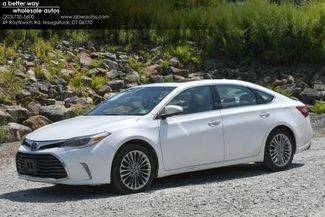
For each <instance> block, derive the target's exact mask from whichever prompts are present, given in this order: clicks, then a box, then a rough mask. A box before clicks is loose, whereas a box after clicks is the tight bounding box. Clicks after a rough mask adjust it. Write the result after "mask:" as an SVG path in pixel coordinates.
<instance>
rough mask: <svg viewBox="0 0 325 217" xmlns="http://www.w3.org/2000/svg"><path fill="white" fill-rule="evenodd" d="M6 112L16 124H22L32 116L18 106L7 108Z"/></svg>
mask: <svg viewBox="0 0 325 217" xmlns="http://www.w3.org/2000/svg"><path fill="white" fill-rule="evenodd" d="M6 112H8V113H9V114H10V115H11V116H12V117H13V118H14V119H15V120H16V121H17V122H18V123H22V122H23V121H24V120H26V119H27V118H29V117H30V116H31V115H32V113H31V112H30V111H28V110H27V109H25V108H23V107H21V106H18V105H14V106H7V108H6Z"/></svg>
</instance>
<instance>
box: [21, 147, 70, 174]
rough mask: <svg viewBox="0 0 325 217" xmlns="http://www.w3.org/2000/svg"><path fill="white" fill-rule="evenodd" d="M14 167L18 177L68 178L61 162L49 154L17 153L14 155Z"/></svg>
mask: <svg viewBox="0 0 325 217" xmlns="http://www.w3.org/2000/svg"><path fill="white" fill-rule="evenodd" d="M16 166H17V171H18V173H19V174H20V175H28V176H34V177H40V178H54V179H62V178H67V177H68V175H67V172H66V171H65V169H64V166H63V165H62V163H61V161H60V160H59V159H57V158H56V157H55V156H53V155H51V154H26V153H21V152H18V153H17V155H16Z"/></svg>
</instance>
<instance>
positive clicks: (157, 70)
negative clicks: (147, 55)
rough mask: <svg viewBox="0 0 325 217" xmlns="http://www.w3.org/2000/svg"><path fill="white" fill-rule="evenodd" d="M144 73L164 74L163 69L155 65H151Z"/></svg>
mask: <svg viewBox="0 0 325 217" xmlns="http://www.w3.org/2000/svg"><path fill="white" fill-rule="evenodd" d="M144 71H145V73H146V74H149V75H156V74H160V73H161V72H162V68H161V66H160V65H158V64H153V65H150V66H148V67H147V68H145V70H144Z"/></svg>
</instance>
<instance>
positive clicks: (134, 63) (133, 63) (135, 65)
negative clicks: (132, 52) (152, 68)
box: [127, 56, 145, 75]
mask: <svg viewBox="0 0 325 217" xmlns="http://www.w3.org/2000/svg"><path fill="white" fill-rule="evenodd" d="M127 65H128V67H130V68H131V69H133V70H135V71H136V72H138V73H139V74H140V75H142V74H143V73H144V69H145V64H144V63H143V62H141V61H139V60H137V59H136V58H134V57H132V56H131V57H129V58H128V60H127Z"/></svg>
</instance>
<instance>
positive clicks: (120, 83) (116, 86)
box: [107, 80, 125, 91]
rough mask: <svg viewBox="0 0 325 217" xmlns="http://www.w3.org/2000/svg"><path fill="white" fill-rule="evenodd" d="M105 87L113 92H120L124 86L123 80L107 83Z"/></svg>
mask: <svg viewBox="0 0 325 217" xmlns="http://www.w3.org/2000/svg"><path fill="white" fill-rule="evenodd" d="M107 85H108V86H109V87H110V88H111V89H112V90H113V91H120V90H121V89H123V88H124V86H125V84H124V81H123V80H115V81H109V82H108V83H107Z"/></svg>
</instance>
